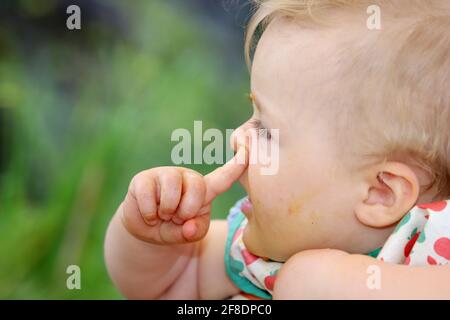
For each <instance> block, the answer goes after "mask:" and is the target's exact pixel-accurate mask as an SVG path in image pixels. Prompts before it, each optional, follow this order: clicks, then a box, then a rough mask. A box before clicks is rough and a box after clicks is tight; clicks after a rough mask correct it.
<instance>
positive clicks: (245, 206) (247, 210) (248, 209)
mask: <svg viewBox="0 0 450 320" xmlns="http://www.w3.org/2000/svg"><path fill="white" fill-rule="evenodd" d="M252 210H253V204H252V202H251V201H250V199H249V197H246V198H245V199H244V201H242V203H241V211H242V212H243V213H244V214H245V215H246V216H247V217H249V215H250V214H251V213H252Z"/></svg>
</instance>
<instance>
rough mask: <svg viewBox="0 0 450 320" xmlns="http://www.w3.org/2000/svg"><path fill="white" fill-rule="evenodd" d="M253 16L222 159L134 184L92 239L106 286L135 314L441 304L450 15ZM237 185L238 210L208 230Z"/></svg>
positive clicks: (337, 4) (429, 8) (353, 6)
mask: <svg viewBox="0 0 450 320" xmlns="http://www.w3.org/2000/svg"><path fill="white" fill-rule="evenodd" d="M255 5H256V9H257V10H256V11H255V14H254V16H253V17H252V19H251V20H250V22H249V25H248V29H247V40H246V54H247V61H248V64H249V66H250V65H251V92H252V94H251V97H252V101H253V107H254V113H253V115H252V118H251V119H249V120H248V121H247V122H245V123H244V124H243V125H242V126H240V127H239V128H238V129H237V130H235V131H234V133H233V136H232V143H233V147H234V150H235V152H236V155H235V157H234V158H233V159H231V160H230V161H229V162H227V163H226V164H225V165H224V166H222V167H220V168H218V169H216V170H215V171H213V172H211V173H210V174H208V175H206V176H202V175H201V174H199V173H197V172H195V171H193V170H190V169H186V168H180V167H159V168H152V169H149V170H146V171H143V172H141V173H139V174H137V175H136V176H135V177H134V178H133V179H132V181H131V183H130V186H129V189H128V193H127V195H126V197H125V199H124V201H123V203H122V204H121V205H120V207H119V208H118V210H117V213H116V214H115V216H114V217H113V219H112V221H111V223H110V226H109V229H108V232H107V235H106V242H105V259H106V263H107V267H108V270H109V273H110V275H111V278H112V280H113V282H114V283H115V284H116V285H117V287H118V288H119V290H120V291H121V292H122V293H123V294H124V295H125V296H127V297H128V298H144V299H154V298H166V299H224V298H228V297H231V296H235V295H237V294H239V293H245V294H246V295H247V297H249V296H248V295H249V294H250V295H252V296H255V297H259V298H271V297H273V298H275V299H297V298H307V299H311V298H339V299H340V298H381V299H384V298H413V299H414V298H450V287H449V286H448V283H449V282H450V268H449V266H448V263H449V261H450V204H449V203H448V202H446V201H445V200H446V199H449V198H450V130H449V122H450V32H449V30H450V4H449V2H448V1H447V0H433V1H412V0H392V1H388V0H385V1H382V0H379V1H375V0H370V1H352V0H339V1H338V0H334V1H333V0H316V1H311V0H284V1H278V0H267V1H257V2H256V4H255ZM372 5H376V6H377V7H378V8H379V12H380V13H381V28H380V29H377V28H375V29H373V30H372V28H368V24H367V20H368V17H369V14H368V13H367V12H368V11H367V8H368V7H369V6H372ZM258 28H261V30H262V31H263V32H262V35H261V37H260V38H259V41H258V42H257V43H256V46H255V51H254V56H253V59H252V61H250V52H251V51H252V48H253V44H254V43H255V42H256V41H254V40H255V36H254V34H255V33H256V31H257V30H258ZM255 129H256V130H260V129H268V130H260V131H261V132H263V133H264V134H259V135H253V134H250V133H251V132H254V130H255ZM271 129H278V130H279V131H278V132H279V139H277V141H276V144H271V145H272V146H273V145H274V148H276V151H277V152H276V153H277V156H278V157H279V169H278V171H277V172H276V174H273V175H263V174H261V169H262V167H263V165H262V164H260V163H257V162H256V163H253V162H250V161H249V157H250V156H251V153H252V152H254V151H253V150H254V148H253V146H254V145H256V144H257V143H258V141H270V139H272V138H273V137H272V136H271V134H270V132H271V131H270V130H271ZM272 151H273V150H272ZM237 180H239V182H240V183H241V184H242V186H243V187H244V189H245V190H246V192H247V194H248V198H246V199H245V200H243V201H240V202H238V203H237V204H236V206H235V207H233V208H232V210H231V211H230V215H229V218H228V221H221V220H214V221H210V210H211V204H212V202H213V200H214V199H215V197H217V196H218V195H220V194H221V193H223V192H225V191H227V190H228V189H229V188H230V186H231V185H232V184H233V183H234V182H236V181H237ZM432 202H433V204H430V203H432ZM380 250H381V251H380ZM374 257H377V258H374ZM429 265H434V266H429ZM368 270H369V271H370V270H375V271H376V273H377V274H379V276H380V281H379V283H378V285H376V286H375V287H374V286H371V285H370V283H368V277H370V275H371V274H370V272H369V271H368ZM368 272H369V274H368ZM275 279H276V281H275ZM369 282H370V281H369Z"/></svg>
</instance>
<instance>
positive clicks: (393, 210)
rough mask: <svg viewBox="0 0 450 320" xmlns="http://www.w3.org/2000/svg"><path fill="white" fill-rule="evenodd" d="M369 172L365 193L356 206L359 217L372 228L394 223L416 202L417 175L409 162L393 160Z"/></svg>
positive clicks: (417, 192) (417, 195)
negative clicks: (407, 163)
mask: <svg viewBox="0 0 450 320" xmlns="http://www.w3.org/2000/svg"><path fill="white" fill-rule="evenodd" d="M380 169H381V170H380ZM369 172H370V173H369V178H368V180H367V181H366V182H367V183H366V184H365V187H364V188H365V195H364V197H363V199H361V201H359V202H358V203H357V205H356V206H355V215H356V218H357V219H358V220H359V221H360V222H361V223H363V224H364V225H367V226H369V227H374V228H383V227H388V226H391V225H393V224H394V223H396V222H398V221H399V220H400V219H401V218H402V217H403V216H404V215H405V214H406V213H407V212H408V210H410V209H411V208H412V207H413V206H414V205H415V203H416V202H417V199H418V197H419V192H420V185H419V180H418V178H417V175H416V174H415V172H414V171H413V170H412V169H411V168H410V167H409V166H408V165H406V164H404V163H401V162H394V161H392V162H386V163H384V164H383V165H382V166H381V167H380V166H374V167H373V168H371V169H369Z"/></svg>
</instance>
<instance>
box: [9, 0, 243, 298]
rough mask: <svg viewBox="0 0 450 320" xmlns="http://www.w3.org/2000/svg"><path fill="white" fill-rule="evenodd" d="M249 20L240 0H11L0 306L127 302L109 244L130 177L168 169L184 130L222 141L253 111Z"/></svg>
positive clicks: (224, 201) (222, 206)
mask: <svg viewBox="0 0 450 320" xmlns="http://www.w3.org/2000/svg"><path fill="white" fill-rule="evenodd" d="M70 4H77V5H79V7H80V8H81V27H82V29H81V30H73V31H70V30H68V29H67V28H66V19H67V17H68V14H67V13H66V8H67V6H69V5H70ZM247 16H248V8H247V7H245V6H243V4H242V2H239V1H235V0H231V1H230V0H227V1H223V0H222V1H220V0H217V1H213V0H148V1H146V0H129V1H127V0H116V1H114V0H103V1H101V0H85V1H75V0H73V1H63V0H40V1H35V0H2V1H1V2H0V147H1V149H0V298H2V299H37V298H39V299H110V298H113V299H116V298H121V295H120V294H119V293H118V291H117V290H116V289H115V288H114V286H113V285H112V283H111V281H110V280H109V277H108V274H107V272H106V269H105V265H104V260H103V240H104V235H105V231H106V228H107V225H108V222H109V220H110V218H111V216H112V215H113V214H114V212H115V209H116V208H117V206H118V205H119V203H120V202H121V200H122V199H123V197H124V195H125V192H126V190H127V187H128V183H129V181H130V179H131V178H132V177H133V175H134V174H136V173H137V172H139V171H141V170H144V169H147V168H150V167H154V166H161V165H171V160H170V153H171V149H172V147H173V146H174V145H175V144H176V143H175V142H171V140H170V137H171V133H172V131H173V130H174V129H176V128H186V129H188V130H190V131H191V132H192V131H193V123H194V120H202V121H203V128H204V129H207V128H218V129H220V130H221V131H222V132H225V129H226V128H235V127H236V126H237V125H239V124H240V123H241V122H242V121H244V120H245V118H246V117H248V116H249V115H250V113H251V107H250V104H249V102H248V100H247V93H248V91H249V76H248V73H247V70H246V67H245V64H244V59H243V31H244V29H243V26H244V24H245V20H246V18H247ZM190 167H191V168H194V169H196V170H199V171H200V172H202V173H206V172H209V171H210V170H212V169H213V168H214V167H215V166H207V165H204V166H190ZM243 194H244V193H243V190H242V189H241V188H240V187H239V186H234V187H233V188H232V189H231V190H230V191H229V192H228V193H226V194H225V195H223V196H221V197H219V199H217V200H216V201H215V203H214V206H213V215H214V217H225V216H226V214H227V212H228V209H229V207H230V206H231V205H232V204H233V203H234V201H236V200H237V199H239V197H241V196H242V195H243ZM69 265H78V266H80V268H81V290H68V289H67V288H66V279H67V277H68V274H66V268H67V266H69Z"/></svg>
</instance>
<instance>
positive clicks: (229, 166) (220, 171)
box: [205, 147, 248, 204]
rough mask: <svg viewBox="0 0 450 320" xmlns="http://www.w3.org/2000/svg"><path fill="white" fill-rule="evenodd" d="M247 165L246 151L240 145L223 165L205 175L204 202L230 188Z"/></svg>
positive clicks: (208, 201) (206, 202)
mask: <svg viewBox="0 0 450 320" xmlns="http://www.w3.org/2000/svg"><path fill="white" fill-rule="evenodd" d="M247 166H248V151H247V149H246V148H245V147H240V148H239V149H238V151H237V152H236V154H235V155H234V157H233V158H231V159H230V160H229V161H228V162H227V163H225V164H224V165H223V166H221V167H219V168H217V169H216V170H214V171H213V172H210V173H209V174H207V175H206V176H205V184H206V196H205V204H208V203H210V202H211V201H212V200H214V198H215V197H217V196H218V195H219V194H221V193H224V192H225V191H227V190H228V189H230V188H231V186H232V185H233V183H234V182H235V181H236V180H238V179H239V178H240V176H241V175H242V174H243V173H244V171H245V169H246V168H247Z"/></svg>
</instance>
